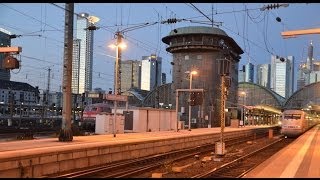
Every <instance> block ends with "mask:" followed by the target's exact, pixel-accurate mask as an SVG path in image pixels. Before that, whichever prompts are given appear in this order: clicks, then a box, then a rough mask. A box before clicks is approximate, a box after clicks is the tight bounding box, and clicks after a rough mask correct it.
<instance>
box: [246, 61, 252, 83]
mask: <svg viewBox="0 0 320 180" xmlns="http://www.w3.org/2000/svg"><path fill="white" fill-rule="evenodd" d="M253 77H254V65H253V64H252V63H248V64H246V65H245V82H251V83H253Z"/></svg>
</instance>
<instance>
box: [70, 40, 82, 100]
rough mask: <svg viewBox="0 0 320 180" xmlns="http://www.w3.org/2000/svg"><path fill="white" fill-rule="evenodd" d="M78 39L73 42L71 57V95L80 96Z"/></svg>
mask: <svg viewBox="0 0 320 180" xmlns="http://www.w3.org/2000/svg"><path fill="white" fill-rule="evenodd" d="M80 41H81V40H80V39H74V40H73V55H72V84H71V89H72V93H74V94H80V92H79V73H80Z"/></svg>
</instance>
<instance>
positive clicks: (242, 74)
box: [238, 65, 246, 82]
mask: <svg viewBox="0 0 320 180" xmlns="http://www.w3.org/2000/svg"><path fill="white" fill-rule="evenodd" d="M245 77H246V68H245V66H244V65H243V66H242V68H240V69H239V71H238V82H244V81H245Z"/></svg>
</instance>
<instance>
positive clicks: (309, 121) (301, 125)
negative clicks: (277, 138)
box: [281, 110, 319, 137]
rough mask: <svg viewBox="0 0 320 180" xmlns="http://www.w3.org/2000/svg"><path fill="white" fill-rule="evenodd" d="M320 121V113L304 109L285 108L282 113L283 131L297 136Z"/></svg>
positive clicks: (289, 135) (285, 133)
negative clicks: (312, 112) (319, 114)
mask: <svg viewBox="0 0 320 180" xmlns="http://www.w3.org/2000/svg"><path fill="white" fill-rule="evenodd" d="M318 123H319V118H318V115H316V114H311V113H308V112H307V111H303V110H285V111H284V112H283V114H282V122H281V133H282V134H283V135H285V136H287V137H297V136H299V135H301V134H303V133H304V132H306V131H307V130H308V129H310V128H311V127H313V126H315V125H316V124H318Z"/></svg>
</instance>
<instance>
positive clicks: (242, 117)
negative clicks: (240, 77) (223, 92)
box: [240, 91, 246, 125]
mask: <svg viewBox="0 0 320 180" xmlns="http://www.w3.org/2000/svg"><path fill="white" fill-rule="evenodd" d="M240 95H241V97H242V103H243V104H242V107H241V122H242V125H244V106H245V102H244V98H245V96H246V92H244V91H241V92H240ZM240 125H241V123H240Z"/></svg>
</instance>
